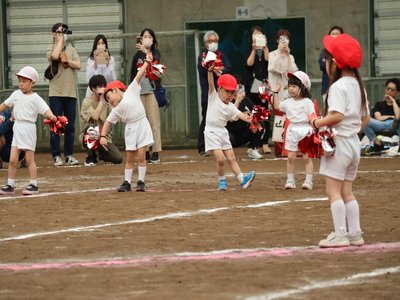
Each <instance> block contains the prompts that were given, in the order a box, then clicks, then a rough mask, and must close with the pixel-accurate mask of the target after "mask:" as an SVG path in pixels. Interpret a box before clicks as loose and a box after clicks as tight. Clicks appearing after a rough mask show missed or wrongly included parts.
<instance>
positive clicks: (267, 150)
mask: <svg viewBox="0 0 400 300" xmlns="http://www.w3.org/2000/svg"><path fill="white" fill-rule="evenodd" d="M262 153H264V154H271V153H272V150H271V148H270V147H269V146H268V145H263V146H262Z"/></svg>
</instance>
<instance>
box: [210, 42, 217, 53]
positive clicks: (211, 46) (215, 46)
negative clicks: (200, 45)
mask: <svg viewBox="0 0 400 300" xmlns="http://www.w3.org/2000/svg"><path fill="white" fill-rule="evenodd" d="M208 50H209V51H211V52H216V51H217V50H218V43H210V44H208Z"/></svg>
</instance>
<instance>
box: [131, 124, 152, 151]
mask: <svg viewBox="0 0 400 300" xmlns="http://www.w3.org/2000/svg"><path fill="white" fill-rule="evenodd" d="M153 144H154V139H153V133H152V131H151V127H150V123H149V121H148V120H147V118H141V119H140V120H138V121H136V122H134V123H127V124H125V150H127V151H136V150H137V149H139V148H142V147H147V146H151V145H153Z"/></svg>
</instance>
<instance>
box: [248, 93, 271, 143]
mask: <svg viewBox="0 0 400 300" xmlns="http://www.w3.org/2000/svg"><path fill="white" fill-rule="evenodd" d="M249 98H250V99H251V101H252V102H253V103H254V105H260V106H262V107H265V109H268V102H265V103H264V102H262V101H261V100H260V98H259V97H258V94H252V93H249ZM260 124H261V126H262V127H263V128H264V132H265V133H264V135H263V136H262V139H261V146H262V145H268V141H269V138H270V135H271V122H270V121H269V120H267V121H262V122H260Z"/></svg>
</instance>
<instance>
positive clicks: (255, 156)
mask: <svg viewBox="0 0 400 300" xmlns="http://www.w3.org/2000/svg"><path fill="white" fill-rule="evenodd" d="M247 156H248V157H249V158H250V159H261V158H263V156H262V155H261V154H260V152H258V150H257V149H249V150H248V151H247Z"/></svg>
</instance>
